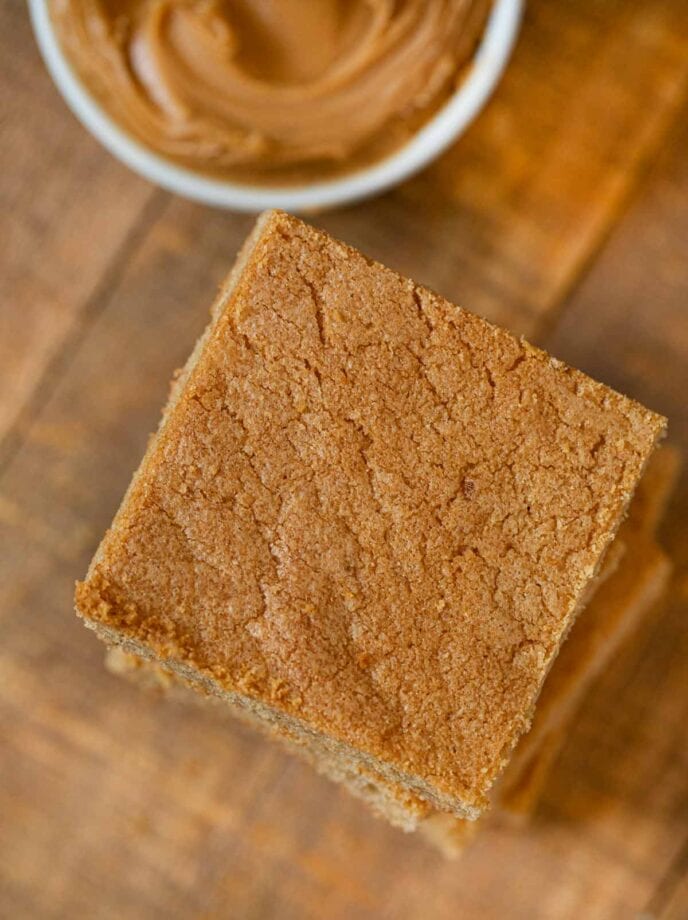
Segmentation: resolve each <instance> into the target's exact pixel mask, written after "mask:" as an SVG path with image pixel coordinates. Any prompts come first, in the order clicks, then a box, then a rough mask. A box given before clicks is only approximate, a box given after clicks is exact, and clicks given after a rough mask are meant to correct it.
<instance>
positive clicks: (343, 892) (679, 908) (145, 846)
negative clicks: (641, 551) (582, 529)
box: [0, 0, 688, 920]
mask: <svg viewBox="0 0 688 920" xmlns="http://www.w3.org/2000/svg"><path fill="white" fill-rule="evenodd" d="M3 52H4V53H3ZM0 81H2V86H3V87H4V86H7V87H8V88H9V89H10V96H11V99H12V102H11V105H10V112H9V117H8V119H6V120H4V121H3V127H2V130H3V138H5V137H7V138H8V140H7V142H6V143H4V144H3V145H2V146H1V147H0V165H1V166H2V169H1V170H0V191H1V192H2V196H3V199H2V200H3V203H4V204H5V208H4V209H3V214H2V216H1V217H0V220H2V223H3V225H4V229H5V230H6V231H8V232H7V237H8V239H9V240H10V243H9V245H8V246H6V247H3V249H2V250H1V251H0V259H2V266H3V271H2V273H0V277H2V283H3V285H4V288H3V295H4V296H3V300H2V306H0V323H1V324H2V325H1V327H0V394H2V395H1V396H0V433H1V432H4V433H5V439H4V441H3V443H2V446H1V447H0V532H1V536H0V625H1V629H2V633H1V635H2V643H1V644H0V855H1V857H2V858H1V859H0V916H3V917H4V916H8V917H13V918H15V917H19V918H22V917H31V918H34V917H37V918H44V917H45V918H52V917H55V918H57V917H60V918H61V917H81V916H84V917H89V918H91V917H93V918H101V917H102V918H111V917H113V918H114V917H117V918H121V917H126V918H146V920H148V918H157V917H161V918H162V917H165V918H169V917H180V918H182V917H184V918H186V917H205V918H211V917H212V918H219V917H231V918H235V917H236V918H272V917H275V918H280V920H282V918H309V917H313V918H316V917H318V918H320V917H323V916H327V917H328V918H349V917H354V916H356V917H361V918H394V920H396V918H420V917H422V918H423V920H425V918H428V920H435V918H438V920H439V918H454V917H457V916H460V917H466V918H485V917H487V918H492V917H495V918H501V917H505V916H508V917H514V918H543V920H549V918H555V920H557V918H580V917H585V918H586V920H587V918H600V920H601V918H604V920H607V918H616V917H618V918H621V917H628V916H632V915H633V914H634V913H637V912H638V911H641V910H643V909H647V911H648V912H649V914H648V915H651V916H656V917H662V918H664V920H669V918H672V920H673V918H677V917H680V916H684V915H685V909H686V904H687V902H686V895H685V892H686V890H687V889H686V886H687V885H688V882H687V881H686V877H687V876H686V873H687V871H688V866H687V863H688V860H687V859H686V855H685V854H686V850H687V848H688V843H687V841H688V796H687V791H688V784H687V783H686V776H687V775H688V773H687V770H686V766H687V765H688V747H687V745H686V739H685V725H686V717H687V716H688V676H687V675H688V670H687V667H686V664H685V662H686V653H687V652H688V636H687V635H686V629H685V625H684V624H685V615H686V606H687V604H688V538H687V537H686V535H685V532H684V530H683V528H682V526H681V523H682V520H685V516H686V510H687V509H688V490H687V489H686V486H685V484H684V485H683V486H682V488H681V489H680V491H679V496H678V498H677V500H676V502H675V504H674V506H673V508H672V511H671V514H670V517H669V521H668V522H667V525H666V527H665V532H664V539H665V543H666V545H667V546H668V547H669V548H670V550H671V553H672V556H673V557H674V559H675V562H676V566H677V572H678V574H677V577H676V579H675V585H674V587H673V589H672V592H671V596H670V599H669V601H668V603H667V604H666V605H665V608H664V609H663V611H662V612H661V614H660V613H658V614H657V616H656V617H655V618H654V619H653V620H652V622H649V623H648V624H647V625H646V626H645V627H644V628H643V629H642V631H641V633H640V634H639V635H638V636H637V638H636V640H635V641H634V642H633V643H632V645H631V646H629V647H628V648H627V649H626V650H625V651H624V653H623V654H622V655H620V656H619V658H618V660H617V661H616V663H615V664H614V667H613V668H611V669H610V670H609V672H608V673H607V674H606V675H605V677H604V679H603V680H602V681H600V682H599V683H598V684H597V686H596V687H595V689H594V691H593V693H591V695H590V697H589V699H588V701H587V703H586V706H585V709H584V711H583V712H582V714H581V717H580V718H579V720H578V721H577V723H576V727H575V731H574V732H573V733H572V736H571V738H570V739H569V743H568V744H567V747H566V749H565V751H564V752H563V754H562V756H561V758H560V759H559V762H558V764H557V768H556V771H555V773H554V774H553V776H552V779H551V781H550V782H549V784H548V787H547V792H546V795H545V799H544V801H543V804H542V807H541V808H540V810H539V812H538V816H537V820H536V822H535V823H534V825H533V826H532V828H530V829H529V830H528V831H526V832H524V831H521V830H516V829H498V828H492V829H490V830H488V831H487V832H486V833H485V834H484V835H483V836H481V837H479V838H478V840H477V842H476V844H475V845H474V846H473V847H472V848H471V849H470V850H469V852H468V853H467V854H466V856H465V858H464V859H463V860H462V861H461V862H460V863H458V864H451V863H446V862H444V861H442V860H441V859H440V858H439V857H437V856H436V854H435V853H434V852H433V851H432V850H430V849H428V848H427V847H426V846H425V845H424V844H422V843H421V842H420V841H419V840H416V839H415V838H414V837H408V836H405V835H403V834H401V833H399V832H397V831H394V830H393V829H391V828H388V827H386V826H385V825H384V824H382V823H381V822H379V821H376V820H375V819H373V818H372V817H370V816H369V815H368V813H367V812H366V811H365V809H364V808H363V807H362V806H361V805H360V804H358V803H356V802H354V801H353V800H351V799H349V798H348V797H347V796H346V794H345V793H343V792H341V791H340V790H338V789H336V788H333V787H332V786H330V785H329V784H328V783H327V782H326V781H324V780H322V779H320V778H318V777H316V776H314V775H313V774H312V772H311V771H310V770H309V769H308V768H306V767H305V766H303V765H301V764H299V763H296V762H294V761H292V760H290V759H289V758H288V757H286V756H285V755H283V754H282V753H281V752H280V751H279V750H278V749H276V748H275V747H274V746H271V745H269V744H267V743H265V742H264V741H262V740H261V739H259V738H257V737H255V736H254V735H253V734H251V733H250V732H249V731H248V730H247V729H245V728H243V727H241V726H239V725H236V724H234V723H232V722H226V721H225V720H223V719H221V718H219V717H218V716H215V715H213V714H212V713H207V712H204V711H199V710H196V709H193V708H192V709H187V708H185V707H183V706H182V705H181V704H177V703H172V704H171V703H166V702H164V701H162V700H161V699H158V698H156V697H150V696H146V695H142V694H141V693H140V692H139V691H137V690H136V689H134V688H133V687H130V686H129V685H127V684H125V683H123V682H122V681H120V680H117V679H116V678H114V677H112V676H110V675H108V674H107V673H106V672H104V670H103V668H102V648H101V647H100V646H99V644H98V643H97V642H96V640H95V639H94V638H93V637H92V636H91V635H90V634H88V633H86V631H85V630H84V629H83V627H82V626H81V625H80V624H79V623H78V622H77V621H76V619H75V618H74V617H73V615H72V614H71V596H72V588H73V581H74V579H75V578H76V577H79V576H80V575H81V574H82V573H83V572H84V570H85V568H86V565H87V562H88V559H89V557H90V555H91V553H92V551H93V549H94V547H95V545H96V543H97V541H98V539H99V537H100V535H101V533H102V531H103V529H104V528H105V527H106V526H107V524H108V522H109V520H110V518H111V516H112V513H113V510H114V509H115V508H116V506H117V504H118V502H119V499H120V497H121V494H122V492H123V490H124V488H125V486H126V483H127V481H128V479H129V476H130V474H131V471H132V469H133V468H134V466H135V464H136V462H137V460H138V458H139V457H140V455H141V452H142V450H143V449H144V446H145V441H146V437H147V434H148V432H149V431H150V430H151V429H152V428H153V427H154V426H155V423H156V421H157V415H158V412H159V408H160V406H161V404H162V401H163V399H164V396H165V393H166V389H167V382H168V379H169V376H170V373H171V371H172V370H173V368H174V367H176V366H178V365H179V364H180V363H181V362H182V361H183V359H184V358H185V356H186V354H187V353H188V351H189V349H190V347H191V344H192V342H193V340H194V338H195V337H196V335H197V334H198V333H199V332H200V330H201V329H202V327H203V325H204V323H205V319H206V316H207V309H208V306H209V303H210V300H211V298H212V293H213V290H214V288H215V287H216V285H217V283H218V282H219V280H220V279H221V277H222V276H223V274H224V273H225V272H226V270H227V268H228V267H229V265H230V264H231V260H232V258H233V255H234V252H235V251H236V248H237V246H238V244H239V243H240V241H241V239H242V238H243V236H244V235H245V233H246V231H247V229H248V227H249V226H250V223H251V220H250V219H249V218H246V217H239V216H236V215H231V214H223V213H219V212H213V211H210V210H208V209H205V208H202V207H199V206H195V205H192V204H189V203H186V202H183V201H181V200H177V199H173V198H172V197H170V196H169V195H167V194H166V193H164V192H160V191H156V190H153V189H151V188H150V187H149V186H147V185H146V184H145V183H144V182H142V181H141V180H139V179H137V178H136V177H133V176H131V175H130V174H129V173H127V172H126V171H125V170H124V169H123V168H122V167H120V166H119V165H117V164H116V163H114V161H113V160H111V159H110V158H109V157H108V155H107V154H106V153H104V152H103V151H101V150H100V148H99V147H98V146H97V145H96V144H95V142H94V141H92V140H91V139H90V138H88V136H87V135H86V134H85V133H84V132H83V131H82V130H81V129H80V128H79V127H78V125H76V123H75V122H74V121H73V119H72V118H71V116H70V115H69V114H68V113H67V112H66V111H65V110H64V108H63V107H62V105H61V103H60V102H59V100H58V98H57V95H56V93H55V91H54V89H52V88H51V86H50V84H49V80H48V78H47V77H46V75H45V74H44V73H43V72H42V70H41V69H40V65H39V63H38V61H37V56H36V52H35V49H34V48H33V45H32V43H31V38H30V34H29V29H28V25H27V21H26V15H25V11H24V10H23V7H21V6H20V5H18V4H5V5H3V6H1V7H0ZM687 91H688V17H687V16H686V10H685V3H684V0H657V2H653V3H649V4H648V3H646V2H641V0H637V2H621V0H605V2H601V0H598V2H595V0H579V2H574V0H569V2H565V0H532V2H531V3H530V4H529V6H528V12H527V19H526V24H525V28H524V32H523V36H522V39H521V41H520V44H519V47H518V49H517V53H516V56H515V58H514V61H513V63H512V66H511V67H510V69H509V72H508V74H507V76H506V78H505V80H504V81H503V83H502V85H501V86H500V88H499V91H498V92H497V94H496V96H495V98H494V99H493V100H492V102H491V103H490V105H489V106H488V108H487V110H486V111H485V112H484V114H483V115H482V116H481V117H480V118H479V119H478V121H477V122H476V124H475V125H474V126H473V127H472V128H471V129H470V130H469V132H468V133H467V135H466V136H465V137H464V138H463V139H461V140H460V141H459V143H458V144H457V145H456V146H455V147H454V148H453V149H452V150H450V151H449V152H448V154H446V155H445V156H444V157H443V158H442V159H441V160H440V161H439V162H438V163H436V164H434V165H433V166H432V167H431V168H430V169H429V170H427V171H426V172H425V173H424V174H423V175H422V176H420V177H418V178H417V179H414V180H413V181H411V182H410V183H408V184H406V185H405V186H403V187H402V188H400V189H398V190H396V191H395V192H393V193H391V194H389V195H387V196H385V197H384V198H381V199H378V200H376V201H373V202H370V203H367V204H364V205H359V206H357V207H352V208H348V209H344V210H342V211H338V212H335V213H331V214H327V215H319V216H317V217H314V218H313V219H314V221H316V222H317V223H320V224H321V225H323V226H325V227H326V228H327V229H329V230H331V231H332V232H334V233H336V234H337V235H339V236H341V237H342V238H344V239H346V240H347V241H349V242H351V243H353V244H355V245H358V246H361V247H362V248H363V249H364V250H365V251H366V252H368V253H369V254H370V255H372V256H375V257H377V258H380V259H382V260H383V261H386V262H388V263H389V264H391V265H393V266H394V267H396V268H398V269H400V270H401V271H403V272H405V273H407V274H410V275H413V276H415V277H416V278H418V280H420V281H423V282H426V283H429V284H430V285H432V286H434V287H436V288H437V289H438V290H440V291H441V292H442V293H444V294H446V295H448V296H450V297H452V298H454V299H457V300H459V301H460V302H462V303H464V304H465V305H466V306H469V307H471V308H473V309H476V310H478V311H479V312H482V313H483V314H485V315H487V316H489V317H491V318H493V319H498V320H500V321H502V322H504V323H506V324H508V325H510V326H511V327H512V328H514V329H517V330H518V331H526V332H528V333H529V334H531V335H533V336H535V337H536V338H537V339H539V340H540V341H542V342H543V343H544V344H546V345H547V346H548V347H551V348H552V349H553V350H554V351H555V352H557V353H559V354H560V355H561V356H562V357H564V358H565V359H568V360H570V361H572V362H573V363H576V364H578V365H579V366H581V367H583V369H586V370H589V371H590V372H592V373H593V374H595V375H596V376H598V377H600V378H601V379H603V380H605V381H607V382H609V383H611V384H612V385H615V386H617V387H620V388H622V389H624V390H625V391H627V392H629V393H631V394H632V395H635V396H638V397H639V398H642V399H645V400H646V401H647V402H648V403H649V404H650V405H652V406H653V407H654V408H657V409H659V410H662V411H664V412H666V413H667V414H668V415H669V416H670V418H671V422H672V439H673V440H675V441H676V442H677V443H680V444H682V445H683V447H684V448H686V449H688V412H687V410H686V402H685V396H684V394H685V392H686V391H687V390H688V313H686V309H687V308H688V259H687V252H686V240H688V164H687V163H686V152H687V147H688V133H687V132H686V130H685V129H684V128H683V125H684V124H686V121H687V116H688V108H686V103H685V99H686V94H687Z"/></svg>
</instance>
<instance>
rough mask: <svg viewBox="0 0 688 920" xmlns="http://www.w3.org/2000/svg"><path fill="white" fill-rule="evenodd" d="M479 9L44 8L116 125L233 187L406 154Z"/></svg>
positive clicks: (312, 3) (471, 35)
mask: <svg viewBox="0 0 688 920" xmlns="http://www.w3.org/2000/svg"><path fill="white" fill-rule="evenodd" d="M488 6H489V4H488V3H487V2H484V0H483V2H481V0H397V2H394V0H52V12H53V17H54V21H55V23H56V25H57V27H58V31H59V35H60V38H61V41H62V43H63V45H64V47H65V49H66V51H67V53H68V55H69V57H70V59H71V61H72V63H73V65H74V67H75V68H76V70H77V71H78V72H79V74H80V76H81V77H82V79H83V80H84V82H85V83H86V85H87V86H88V87H89V89H90V90H91V92H92V93H93V94H94V95H95V96H96V97H97V98H98V99H99V101H100V102H101V103H102V105H103V106H104V107H105V108H106V110H107V111H108V112H109V113H110V114H111V116H112V117H113V118H114V119H115V120H116V121H118V122H119V123H120V124H121V126H122V127H124V128H125V129H126V130H127V131H128V132H129V133H130V134H132V135H134V136H135V137H136V138H138V139H139V140H140V141H142V142H143V143H144V144H145V145H146V146H148V147H149V148H151V149H152V150H153V151H155V152H157V153H159V154H161V155H162V156H164V157H166V158H168V159H170V160H173V161H175V162H177V163H180V164H182V165H185V166H187V167H190V168H192V169H195V170H197V171H200V172H204V173H210V174H214V175H221V176H225V177H228V178H234V179H239V180H241V181H254V182H271V183H276V182H290V181H292V182H295V181H304V180H306V181H310V180H312V179H318V178H326V177H328V176H331V175H334V174H338V173H341V172H347V171H352V170H355V169H357V168H360V167H362V166H364V165H367V164H369V163H371V162H374V161H375V160H377V159H380V158H381V157H384V156H385V155H386V154H387V153H389V152H391V151H392V150H394V149H395V148H397V147H398V146H400V145H401V144H403V143H404V142H405V141H406V140H407V139H408V138H409V137H410V136H412V134H413V133H414V132H415V131H416V130H417V129H418V128H419V126H420V125H422V124H423V122H424V121H426V120H427V119H428V118H429V117H430V116H431V115H432V114H433V113H434V112H435V111H436V110H437V109H438V107H439V106H441V105H442V103H443V102H444V101H446V99H447V97H448V96H449V95H450V93H451V92H452V91H453V90H454V88H455V87H456V85H457V83H458V81H459V80H460V79H461V76H462V74H463V72H464V70H465V68H466V66H467V64H468V63H469V62H470V59H471V56H472V54H473V52H474V50H475V47H476V43H477V41H478V39H479V37H480V34H481V31H482V29H483V27H484V22H485V18H486V14H487V9H488Z"/></svg>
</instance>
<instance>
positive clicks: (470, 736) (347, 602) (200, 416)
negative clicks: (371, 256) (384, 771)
mask: <svg viewBox="0 0 688 920" xmlns="http://www.w3.org/2000/svg"><path fill="white" fill-rule="evenodd" d="M225 303H226V308H225V309H224V310H222V311H217V312H216V318H215V321H214V324H213V325H212V327H211V329H210V331H209V333H208V335H207V336H206V338H205V341H204V344H203V346H202V348H201V350H200V353H199V355H198V356H197V360H195V363H194V364H193V366H192V367H190V368H189V369H188V371H187V373H186V374H185V378H184V385H183V387H178V388H177V390H176V393H175V396H176V401H174V402H173V403H172V405H171V406H170V408H169V410H168V412H167V416H166V418H165V420H164V422H163V425H162V427H161V430H160V432H159V434H158V436H157V437H156V438H155V439H154V441H153V442H152V444H151V446H150V448H149V451H148V454H147V457H146V459H145V460H144V463H143V464H142V467H141V469H140V471H139V474H138V476H137V478H136V480H135V482H134V483H133V484H132V487H131V489H130V491H129V493H128V497H127V500H126V503H125V505H124V506H123V508H122V509H121V511H120V513H119V515H118V517H117V519H116V523H115V525H114V526H113V529H112V530H111V531H110V532H109V533H108V535H107V536H106V538H105V540H104V541H103V544H102V546H101V548H100V551H99V554H98V561H97V562H96V564H95V565H94V567H93V568H92V570H91V572H90V574H89V576H88V578H87V580H86V582H85V583H84V584H82V585H81V586H80V587H79V589H78V592H77V606H78V609H79V611H80V612H81V614H82V615H83V616H84V617H86V618H87V619H90V620H92V621H96V622H98V623H102V624H104V625H106V626H107V627H108V628H109V629H112V628H115V629H116V630H118V631H120V632H121V633H122V634H124V635H126V636H129V637H133V638H135V639H136V640H137V641H139V642H141V643H143V644H145V645H146V646H147V647H148V648H150V649H152V650H153V652H154V654H155V655H156V656H157V657H158V658H161V659H175V660H180V661H182V662H185V663H187V664H188V665H190V666H192V667H193V668H194V669H195V670H197V671H199V672H201V673H203V674H206V675H209V676H211V678H212V679H213V680H214V681H215V682H216V683H217V685H218V686H219V687H222V688H225V689H230V690H232V691H237V692H240V693H242V694H245V695H246V696H248V697H251V698H255V699H258V700H261V701H263V702H264V703H266V704H267V705H268V706H270V707H273V708H274V709H275V710H278V711H281V712H284V713H286V714H289V715H290V716H293V717H295V718H298V719H299V720H301V721H302V722H303V723H304V724H306V725H308V726H311V727H312V728H314V729H315V730H317V731H319V732H321V733H324V734H327V735H329V736H331V737H332V738H334V739H335V740H338V741H340V742H343V743H345V744H346V745H349V746H351V747H352V748H353V749H356V750H360V751H361V752H363V753H364V754H366V755H371V756H372V757H373V758H376V759H377V760H379V762H381V763H384V764H386V765H388V767H389V768H390V769H393V770H396V771H398V773H399V776H400V777H402V776H403V777H405V778H409V777H411V778H415V779H416V780H417V781H418V784H419V788H422V789H424V790H430V791H431V792H432V793H433V795H434V796H435V797H436V800H438V801H441V802H442V803H443V804H444V805H445V806H446V807H450V808H453V809H454V810H455V811H456V812H457V813H462V812H463V813H470V814H473V815H475V814H476V813H477V812H478V811H479V810H480V809H481V808H483V807H484V806H485V804H486V795H487V791H488V790H489V788H490V786H491V785H492V783H493V781H494V779H495V777H496V775H497V774H498V772H499V771H500V769H501V767H502V766H503V764H504V762H505V759H506V757H507V756H508V753H509V751H510V750H511V748H512V747H513V745H514V743H515V741H516V740H517V738H518V736H519V734H520V733H521V732H522V731H523V730H524V729H525V728H526V727H527V725H528V720H529V717H530V712H531V708H532V705H533V701H534V699H535V697H536V695H537V692H538V690H539V688H540V685H541V683H542V681H543V680H544V677H545V675H546V673H547V670H548V668H549V665H550V663H551V661H552V659H553V657H554V655H555V654H556V652H557V649H558V646H559V643H560V640H561V638H562V635H563V634H564V632H565V630H566V628H567V627H568V626H569V625H570V621H571V619H572V617H573V616H574V614H575V611H576V610H577V607H578V605H579V602H580V599H581V597H582V594H583V592H584V589H585V586H586V585H587V583H588V582H589V580H590V579H591V578H592V577H593V576H594V574H595V573H596V571H597V568H598V566H599V564H600V561H601V559H602V556H603V554H604V551H605V549H606V548H607V545H608V544H609V542H610V541H611V539H612V538H613V536H614V533H615V531H616V528H617V526H618V524H619V521H620V520H621V517H622V515H623V513H624V510H625V508H626V505H627V503H628V500H629V498H630V495H631V494H632V491H633V489H634V487H635V484H636V482H637V480H638V478H639V476H640V474H641V472H642V470H643V468H644V465H645V462H646V460H647V457H648V456H649V454H650V452H651V451H652V449H653V447H654V444H655V442H656V441H657V439H658V438H659V437H660V436H661V434H662V432H663V429H664V424H665V423H664V420H663V419H661V418H660V417H659V416H657V415H655V414H653V413H652V412H649V411H648V410H646V409H644V408H643V407H641V406H639V405H638V404H637V403H634V402H633V401H631V400H629V399H627V398H625V397H623V396H620V395H619V394H617V393H615V392H613V391H611V390H609V389H608V388H607V387H605V386H603V385H602V384H599V383H596V382H594V381H592V380H590V379H589V378H587V377H586V376H585V375H583V374H581V373H580V372H578V371H575V370H571V369H570V368H568V367H566V366H564V365H563V364H561V362H558V361H555V360H554V359H552V358H550V357H549V356H548V355H546V354H545V353H544V352H541V351H539V350H537V349H535V348H533V347H532V346H530V345H528V344H527V343H525V342H523V341H520V340H518V339H516V338H514V337H513V336H511V335H510V334H509V333H507V332H505V331H504V330H501V329H497V328H495V327H494V326H491V325H489V324H488V323H486V322H484V321H483V320H481V319H479V318H478V317H475V316H473V315H471V314H469V313H467V312H465V311H463V310H461V309H459V308H457V307H455V306H453V305H452V304H450V303H448V302H447V301H445V300H443V299H442V298H441V297H438V296H437V295H435V294H433V293H431V292H429V291H427V290H425V289H423V288H419V287H417V286H416V285H414V284H413V283H412V282H410V281H408V280H406V279H404V278H401V277H400V276H398V275H396V274H395V273H393V272H391V271H389V270H388V269H385V268H383V267H381V266H379V265H376V264H374V263H371V262H369V261H368V260H366V259H365V258H364V257H363V256H361V255H360V254H359V253H357V252H355V251H354V250H352V249H350V248H348V247H346V246H343V245H342V244H341V243H338V242H336V241H334V240H332V239H330V238H329V237H327V236H326V235H325V234H322V233H320V232H318V231H316V230H314V229H313V228H310V227H308V226H306V225H304V224H302V223H301V222H299V221H297V220H296V219H294V218H291V217H288V216H287V215H284V214H280V213H273V214H272V215H269V216H268V217H267V218H266V219H265V220H264V224H263V231H262V235H260V236H259V238H258V239H257V241H256V243H255V247H254V248H253V249H252V251H251V252H250V253H249V254H248V257H247V260H246V264H245V266H244V269H243V272H242V273H241V275H240V277H239V278H238V280H237V283H236V286H235V287H233V290H232V292H231V294H230V296H228V297H226V298H225Z"/></svg>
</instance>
